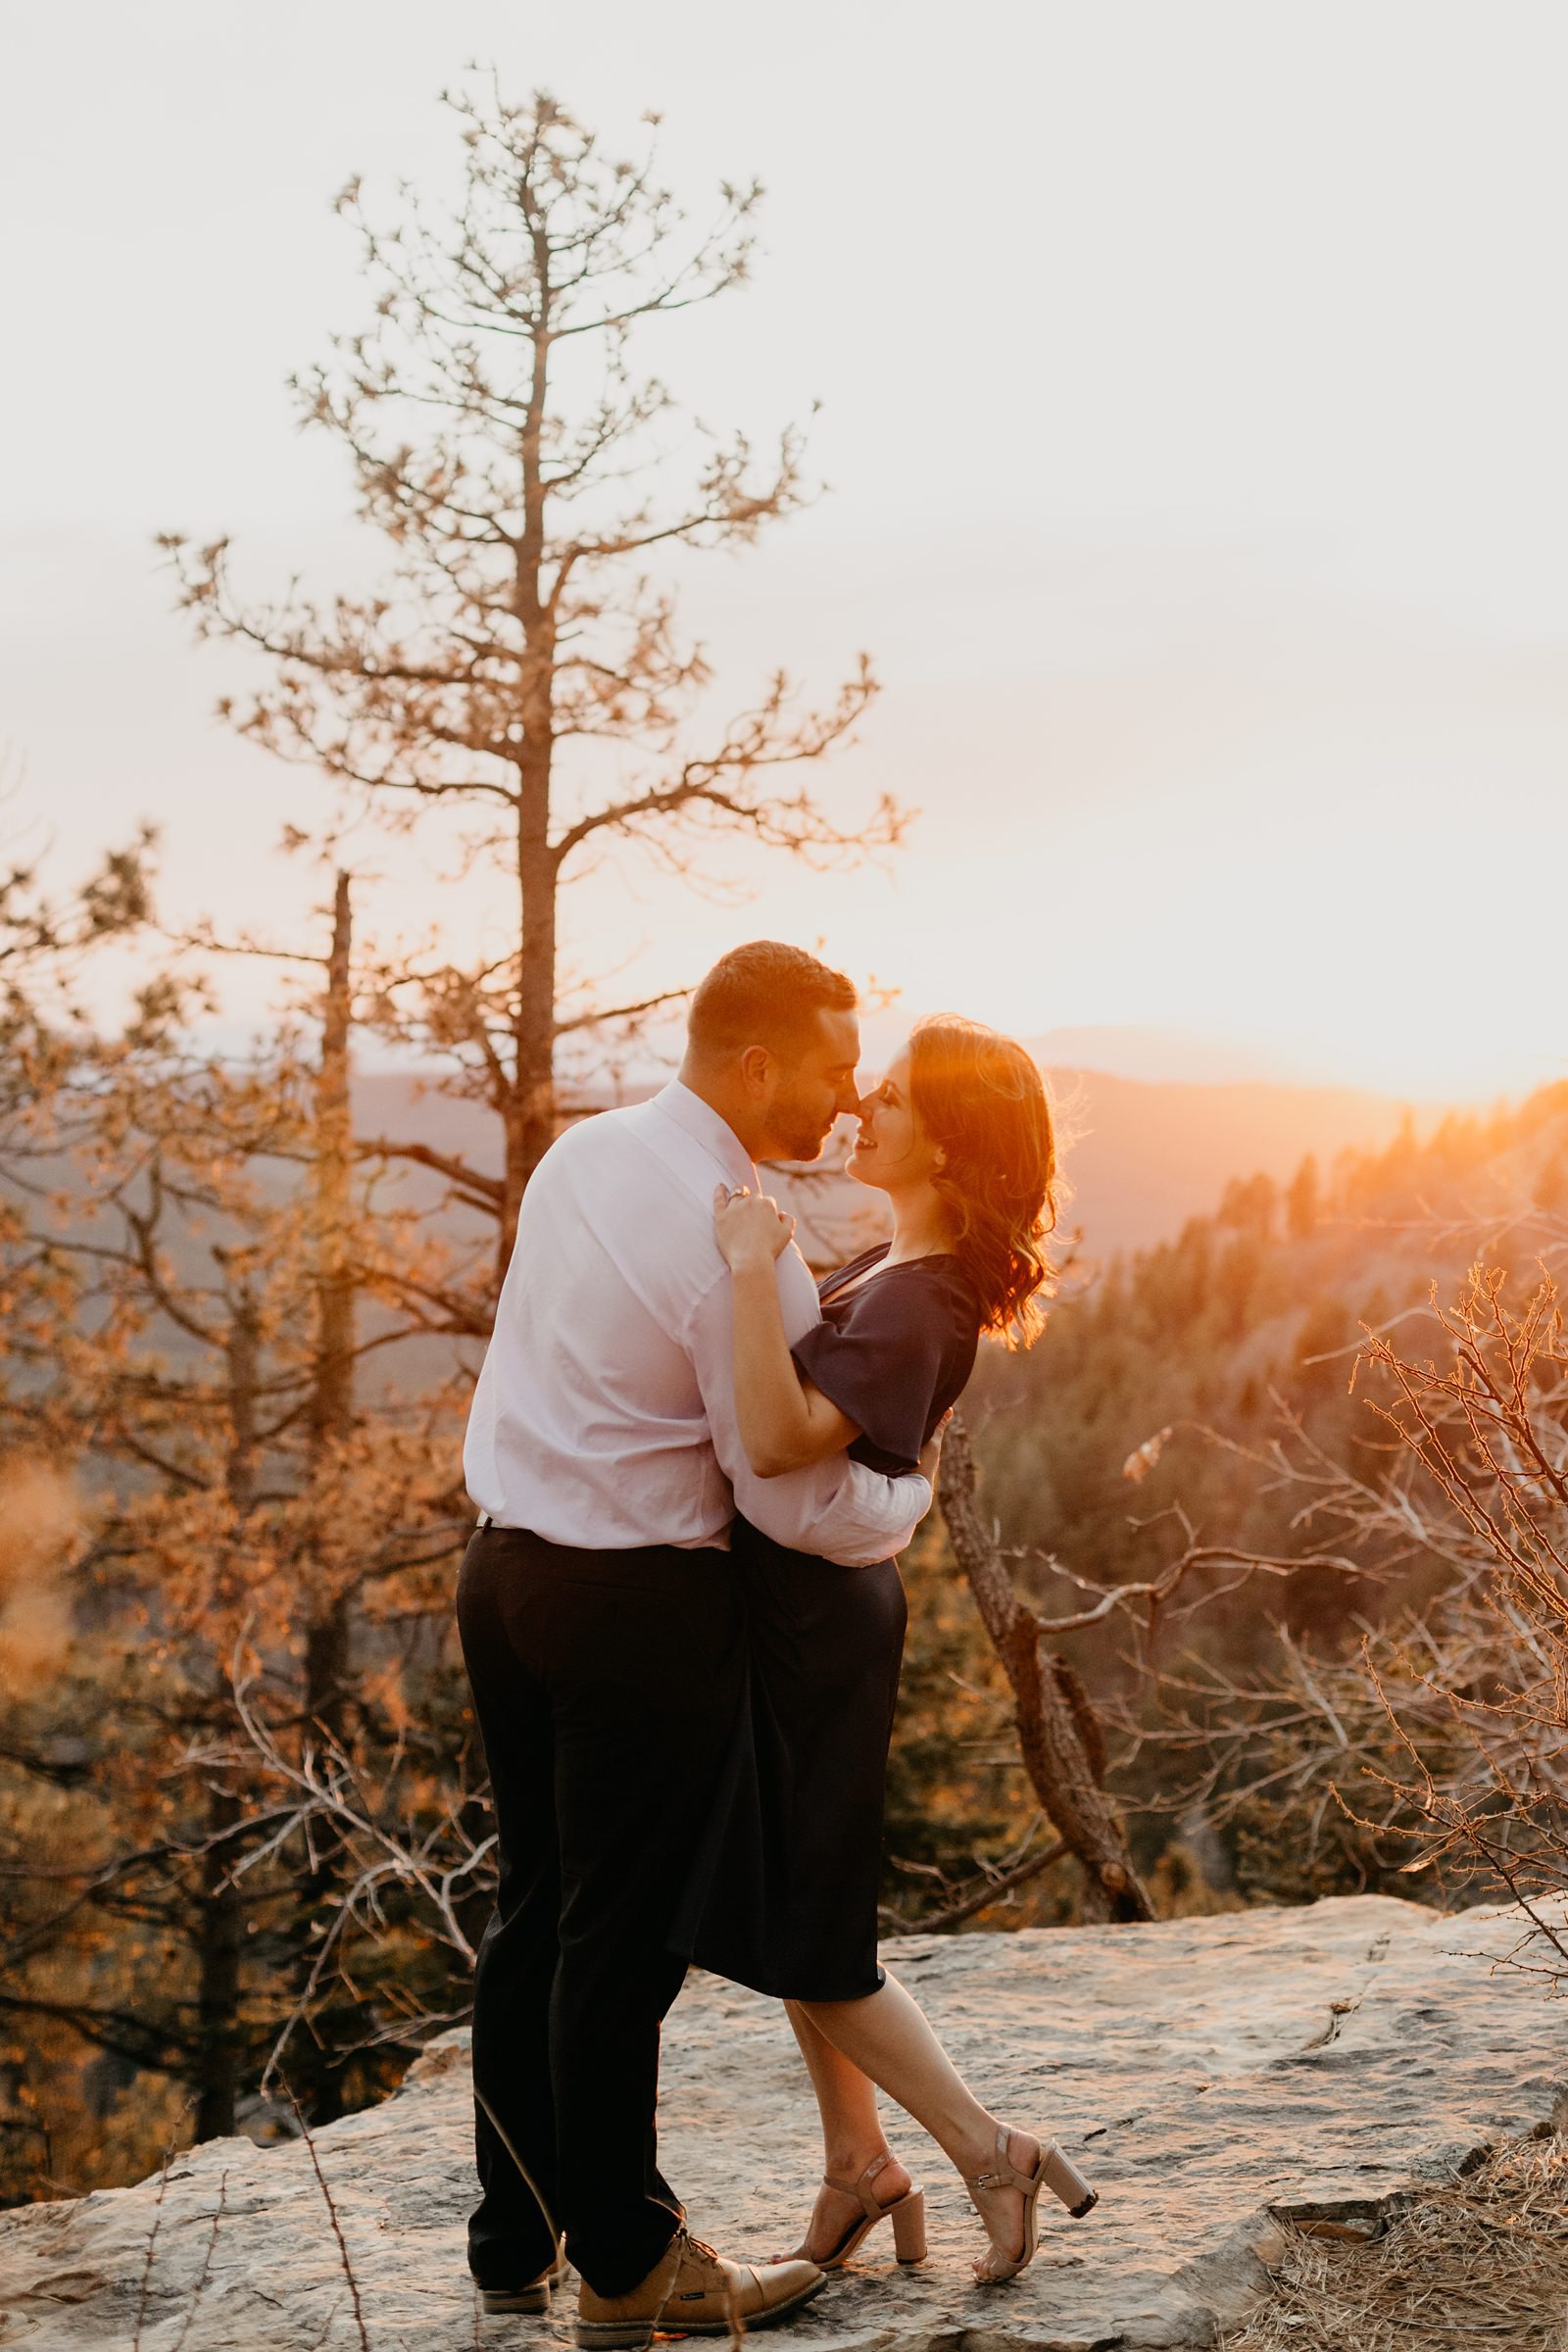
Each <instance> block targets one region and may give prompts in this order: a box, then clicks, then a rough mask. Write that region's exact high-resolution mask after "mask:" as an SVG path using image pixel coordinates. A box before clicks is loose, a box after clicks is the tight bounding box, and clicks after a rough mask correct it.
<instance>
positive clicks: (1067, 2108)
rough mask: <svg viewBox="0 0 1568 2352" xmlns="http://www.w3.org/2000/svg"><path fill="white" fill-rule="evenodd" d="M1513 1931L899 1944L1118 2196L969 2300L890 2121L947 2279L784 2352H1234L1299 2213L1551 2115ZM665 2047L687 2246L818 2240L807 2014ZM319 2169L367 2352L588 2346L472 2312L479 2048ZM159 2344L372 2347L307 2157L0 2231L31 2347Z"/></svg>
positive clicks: (1006, 2088) (1544, 2063) (1555, 2091)
mask: <svg viewBox="0 0 1568 2352" xmlns="http://www.w3.org/2000/svg"><path fill="white" fill-rule="evenodd" d="M1518 1935H1519V1923H1518V1921H1517V1919H1516V1918H1515V1916H1514V1915H1513V1914H1511V1913H1507V1912H1499V1911H1495V1910H1483V1911H1470V1912H1465V1913H1462V1914H1460V1915H1458V1916H1457V1917H1453V1918H1448V1919H1442V1918H1438V1917H1436V1916H1434V1914H1433V1913H1431V1912H1429V1911H1425V1910H1422V1909H1420V1908H1418V1907H1417V1906H1415V1905H1414V1904H1409V1903H1401V1902H1394V1901H1390V1900H1388V1899H1386V1898H1384V1897H1381V1896H1355V1897H1351V1898H1348V1899H1346V1900H1339V1901H1331V1902H1324V1903H1318V1904H1315V1905H1313V1906H1311V1907H1310V1908H1307V1909H1303V1910H1289V1911H1248V1912H1239V1913H1235V1914H1231V1915H1227V1916H1225V1917H1222V1918H1218V1919H1204V1920H1182V1921H1173V1922H1169V1923H1166V1924H1162V1925H1159V1926H1156V1927H1150V1928H1080V1929H1070V1930H1064V1931H1058V1932H1055V1933H1043V1932H1024V1933H1021V1934H1017V1935H1011V1936H929V1937H909V1938H906V1939H905V1940H903V1941H901V1942H897V1943H894V1944H890V1945H889V1946H887V1947H886V1953H885V1956H886V1958H887V1959H888V1961H889V1962H890V1964H891V1965H892V1966H893V1967H894V1968H895V1969H896V1970H897V1971H898V1973H899V1975H900V1976H901V1977H903V1978H904V1979H905V1981H906V1982H907V1984H908V1985H910V1987H911V1988H912V1989H913V1990H914V1991H916V1992H917V1993H918V1995H919V1997H920V1998H921V1999H922V2001H924V2003H925V2004H926V2006H927V2008H928V2009H929V2011H930V2013H931V2015H932V2017H933V2018H934V2020H935V2021H936V2023H937V2024H938V2026H939V2027H940V2029H941V2030H942V2032H943V2034H945V2035H946V2037H947V2039H948V2041H949V2044H950V2046H951V2047H952V2048H953V2050H954V2052H955V2055H956V2058H957V2059H958V2062H959V2064H960V2065H961V2066H962V2067H963V2068H964V2070H965V2072H966V2073H967V2074H968V2076H969V2078H970V2080H971V2081H972V2082H974V2084H975V2087H976V2089H977V2090H978V2091H979V2092H980V2094H981V2095H982V2096H983V2097H984V2098H986V2099H987V2101H988V2103H989V2104H991V2105H993V2106H995V2107H997V2108H998V2109H999V2110H1001V2111H1002V2112H1005V2114H1007V2115H1008V2116H1009V2117H1011V2118H1013V2119H1015V2120H1016V2121H1018V2122H1019V2123H1026V2124H1030V2125H1033V2126H1035V2127H1037V2128H1044V2129H1046V2130H1049V2131H1054V2132H1055V2133H1056V2134H1057V2135H1058V2136H1060V2137H1061V2138H1062V2139H1063V2140H1064V2142H1065V2143H1066V2144H1067V2145H1068V2146H1069V2147H1071V2148H1072V2149H1074V2150H1075V2152H1077V2153H1078V2154H1079V2155H1080V2157H1081V2159H1082V2161H1083V2163H1084V2165H1085V2168H1086V2169H1087V2170H1090V2171H1091V2172H1092V2173H1093V2176H1094V2178H1095V2180H1096V2181H1097V2183H1098V2184H1099V2186H1100V2188H1101V2191H1102V2202H1101V2205H1100V2207H1099V2209H1098V2211H1097V2212H1096V2213H1094V2214H1093V2215H1092V2216H1091V2217H1090V2218H1089V2219H1088V2220H1087V2221H1085V2222H1083V2223H1081V2224H1078V2223H1073V2222H1070V2221H1067V2220H1066V2219H1065V2218H1064V2217H1062V2216H1061V2215H1060V2214H1059V2209H1056V2208H1054V2207H1053V2208H1052V2209H1051V2215H1050V2219H1049V2221H1048V2222H1047V2225H1046V2229H1045V2242H1044V2245H1043V2247H1042V2252H1041V2255H1040V2258H1039V2259H1038V2260H1037V2262H1036V2264H1035V2266H1034V2268H1033V2269H1032V2270H1031V2271H1030V2272H1028V2273H1027V2274H1026V2275H1025V2277H1024V2278H1021V2279H1019V2280H1017V2281H1016V2282H1014V2283H1013V2284H1010V2285H1008V2286H1005V2287H1001V2288H996V2289H993V2290H991V2291H990V2292H989V2293H987V2292H982V2291H980V2290H977V2289H975V2288H973V2287H972V2286H970V2285H968V2284H967V2283H966V2281H967V2257H968V2254H969V2253H970V2251H972V2250H973V2248H974V2246H975V2245H976V2244H977V2243H978V2225H977V2223H976V2222H975V2221H974V2219H973V2217H972V2215H971V2214H970V2212H969V2209H968V2206H967V2204H966V2201H965V2199H964V2196H963V2192H962V2190H961V2189H960V2188H959V2186H958V2184H957V2182H956V2180H955V2179H954V2178H953V2176H952V2174H951V2173H950V2172H949V2170H948V2167H947V2166H946V2164H945V2163H944V2161H943V2160H942V2158H941V2157H940V2155H939V2154H938V2153H937V2151H935V2150H934V2149H931V2148H929V2146H927V2145H923V2144H921V2142H920V2139H919V2134H918V2133H917V2132H916V2131H914V2129H913V2127H912V2126H910V2125H909V2124H908V2123H907V2121H906V2120H905V2119H904V2118H902V2117H894V2118H893V2119H892V2121H891V2127H890V2128H891V2131H892V2136H893V2139H894V2143H895V2145H897V2146H899V2147H900V2148H901V2150H902V2151H903V2152H904V2153H905V2155H906V2156H907V2159H908V2160H910V2161H911V2162H913V2161H914V2159H915V2158H916V2157H918V2159H919V2164H920V2169H921V2171H922V2172H923V2174H924V2177H925V2180H926V2183H927V2188H928V2191H929V2192H930V2193H929V2195H928V2206H929V2209H930V2220H931V2259H930V2261H929V2262H928V2263H927V2264H926V2266H925V2267H924V2268H923V2269H922V2270H920V2271H918V2272H913V2273H910V2274H907V2275H906V2274H904V2273H901V2272H899V2271H897V2270H896V2269H894V2268H893V2267H892V2262H891V2254H892V2248H891V2243H888V2242H884V2241H885V2240H886V2237H887V2233H886V2232H885V2231H878V2232H877V2233H876V2234H875V2235H873V2237H872V2238H871V2239H869V2240H868V2241H867V2253H868V2255H870V2256H871V2259H870V2260H868V2261H867V2262H866V2264H865V2265H864V2266H863V2267H857V2268H855V2269H853V2270H851V2271H849V2272H847V2273H846V2274H844V2276H843V2277H842V2278H837V2279H835V2280H834V2281H833V2283H832V2284H831V2285H830V2286H829V2287H828V2289H827V2290H826V2291H825V2292H824V2293H823V2294H822V2296H821V2297H820V2298H819V2299H818V2300H817V2301H816V2302H815V2303H814V2304H813V2305H812V2306H811V2307H810V2310H809V2313H808V2314H807V2315H805V2316H804V2317H803V2319H802V2320H801V2321H800V2322H799V2323H797V2324H796V2325H795V2326H794V2327H792V2328H791V2330H790V2332H789V2335H788V2337H787V2338H786V2337H785V2336H783V2335H781V2336H780V2338H779V2342H780V2346H781V2352H782V2347H783V2346H784V2345H785V2343H786V2342H787V2343H789V2344H793V2345H798V2346H800V2347H801V2352H1013V2348H1014V2347H1017V2348H1018V2352H1024V2348H1027V2352H1122V2348H1123V2347H1125V2348H1126V2352H1135V2348H1141V2347H1154V2346H1178V2345H1192V2346H1197V2345H1215V2344H1217V2343H1218V2342H1219V2340H1220V2333H1221V2329H1222V2327H1225V2326H1228V2325H1230V2324H1233V2323H1235V2322H1236V2321H1238V2320H1240V2319H1241V2318H1242V2317H1244V2316H1245V2314H1246V2312H1247V2311H1248V2310H1249V2308H1250V2307H1251V2306H1252V2305H1253V2304H1254V2303H1255V2302H1256V2301H1257V2299H1258V2297H1259V2296H1260V2295H1261V2294H1263V2293H1265V2292H1266V2291H1267V2287H1268V2275H1269V2265H1270V2262H1271V2261H1272V2260H1275V2259H1277V2257H1278V2253H1279V2251H1280V2246H1281V2241H1280V2239H1279V2235H1278V2232H1277V2230H1276V2229H1275V2228H1274V2221H1273V2217H1274V2216H1276V2215H1288V2216H1291V2217H1293V2218H1297V2219H1306V2220H1311V2219H1316V2220H1319V2221H1323V2222H1327V2223H1333V2222H1339V2223H1341V2224H1347V2225H1353V2224H1354V2223H1355V2222H1356V2221H1357V2220H1362V2221H1365V2220H1367V2219H1369V2218H1373V2217H1375V2216H1377V2215H1378V2214H1379V2213H1380V2212H1383V2211H1387V2210H1388V2209H1389V2207H1390V2204H1391V2201H1393V2200H1397V2199H1398V2198H1399V2197H1400V2196H1401V2195H1403V2194H1406V2193H1407V2192H1408V2190H1409V2187H1410V2185H1411V2183H1412V2182H1413V2181H1416V2180H1422V2179H1432V2178H1434V2177H1442V2176H1444V2175H1446V2174H1447V2175H1451V2174H1454V2173H1457V2172H1460V2171H1463V2170H1464V2169H1466V2168H1467V2167H1468V2166H1469V2165H1470V2164H1471V2163H1473V2162H1474V2161H1475V2160H1476V2158H1477V2154H1478V2152H1479V2151H1480V2150H1482V2149H1483V2148H1485V2147H1487V2146H1488V2145H1489V2144H1491V2143H1493V2142H1495V2141H1496V2140H1498V2139H1501V2138H1504V2137H1510V2136H1513V2135H1516V2134H1518V2133H1521V2132H1524V2131H1529V2130H1531V2129H1532V2128H1533V2127H1535V2126H1538V2125H1541V2124H1544V2123H1545V2122H1547V2121H1548V2120H1549V2119H1550V2118H1551V2117H1552V2115H1553V2113H1554V2111H1558V2110H1559V2102H1561V2101H1562V2100H1563V2099H1564V2098H1565V2096H1568V2052H1565V2050H1564V2046H1563V2039H1562V2035H1561V2033H1560V2015H1559V2013H1558V2012H1557V2011H1556V2010H1555V2009H1553V2008H1552V2007H1551V2005H1550V2004H1549V2003H1548V2002H1547V2001H1546V1999H1545V1997H1544V1991H1543V1989H1542V1987H1541V1985H1540V1983H1539V1981H1532V1980H1530V1979H1527V1978H1524V1977H1521V1976H1519V1975H1518V1974H1516V1973H1513V1972H1509V1971H1506V1970H1503V1971H1498V1970H1495V1968H1493V1967H1492V1966H1490V1965H1489V1963H1491V1962H1493V1961H1495V1960H1496V1959H1497V1958H1499V1957H1500V1956H1501V1955H1502V1954H1503V1953H1505V1952H1507V1951H1508V1950H1509V1949H1511V1948H1512V1947H1513V1945H1514V1944H1515V1943H1516V1942H1517V1941H1518ZM665 2049H666V2058H665V2068H664V2091H663V2106H662V2130H663V2161H664V2166H665V2170H666V2172H667V2173H668V2175H669V2177H670V2179H671V2180H673V2181H674V2182H675V2184H676V2186H677V2187H678V2188H679V2189H680V2191H681V2194H682V2195H683V2196H684V2197H685V2199H686V2201H687V2205H688V2207H689V2210H690V2213H691V2217H692V2224H693V2227H694V2228H695V2229H698V2230H699V2231H700V2232H701V2233H702V2234H703V2235H705V2236H709V2237H711V2238H712V2239H714V2240H715V2242H717V2243H718V2244H719V2245H720V2246H722V2247H723V2248H724V2249H725V2250H726V2251H731V2252H734V2253H737V2254H742V2255H745V2254H750V2255H753V2256H759V2255H765V2254H767V2253H769V2252H774V2251H776V2250H777V2249H778V2248H779V2247H780V2246H781V2245H785V2244H788V2243H790V2242H792V2239H793V2236H794V2234H795V2232H796V2229H797V2227H798V2225H799V2222H800V2220H801V2218H802V2216H803V2215H804V2213H805V2211H806V2210H807V2207H808V2204H809V2195H810V2191H811V2186H812V2183H813V2182H814V2181H815V2180H816V2178H817V2175H818V2173H819V2171H820V2157H819V2151H818V2148H817V2146H816V2143H815V2137H814V2132H813V2130H812V2122H813V2111H812V2109H811V2106H810V2103H809V2095H808V2093H807V2092H806V2089H805V2087H804V2078H803V2077H802V2075H801V2073H800V2071H799V2067H798V2065H797V2062H796V2059H795V2054H794V2045H793V2043H792V2041H791V2040H790V2037H789V2034H788V2030H787V2028H786V2027H785V2025H784V2023H783V2019H782V2017H781V2015H780V2013H779V2011H778V2010H777V2008H776V2007H775V2006H774V2005H772V2004H770V2003H768V2002H766V2001H763V2000H760V1999H759V1998H757V1997H756V1996H755V1995H753V1994H751V1993H747V1992H741V1991H738V1990H737V1989H736V1988H735V1987H733V1986H731V1985H724V1984H721V1983H719V1982H718V1981H716V1980H714V1979H711V1978H704V1977H694V1978H693V1979H692V1980H691V1982H690V1984H689V1985H688V1986H687V1989H686V1991H685V1992H684V1993H683V1995H682V1997H681V1999H680V2001H679V2003H678V2005H677V2007H676V2009H675V2011H674V2013H673V2016H672V2018H671V2021H670V2026H669V2029H668V2034H667V2037H666V2044H665ZM316 2146H317V2153H318V2156H319V2160H320V2163H321V2167H322V2170H323V2172H324V2174H325V2177H326V2179H327V2181H328V2183H329V2184H330V2187H331V2192H332V2198H333V2202H334V2204H335V2206H336V2209H337V2213H338V2217H339V2221H340V2224H341V2227H342V2229H343V2233H344V2236H345V2239H346V2241H347V2245H348V2249H349V2253H350V2257H351V2260H352V2265H353V2270H354V2274H355V2278H356V2280H357V2282H358V2287H359V2292H360V2297H361V2302H362V2306H363V2312H364V2320H365V2327H366V2333H367V2336H368V2342H369V2344H370V2346H371V2347H372V2352H395V2348H402V2347H407V2352H472V2348H473V2347H474V2345H475V2344H478V2345H480V2346H482V2347H483V2348H484V2352H492V2347H493V2348H494V2352H502V2348H503V2347H505V2346H507V2345H509V2344H514V2343H515V2344H523V2343H533V2344H537V2345H539V2346H540V2348H541V2352H545V2348H546V2347H550V2348H551V2352H553V2347H554V2346H555V2345H556V2344H558V2343H559V2344H562V2345H564V2344H566V2343H567V2342H569V2327H568V2322H569V2319H570V2311H571V2303H570V2297H569V2296H567V2297H564V2298H560V2299H558V2303H557V2309H556V2313H555V2316H554V2317H553V2318H552V2319H551V2320H550V2321H548V2322H545V2321H530V2320H509V2321H482V2320H479V2319H478V2318H477V2316H476V2314H475V2311H474V2308H473V2302H472V2298H471V2296H470V2293H469V2291H468V2288H467V2284H466V2274H465V2271H464V2264H463V2225H464V2221H465V2218H466V2211H467V2207H468V2203H469V2200H470V2173H469V2159H468V2117H467V2061H466V2036H465V2035H462V2034H447V2035H444V2036H443V2037H442V2039H441V2040H440V2041H438V2042H435V2043H432V2044H431V2046H430V2048H429V2049H428V2050H427V2051H426V2052H425V2053H424V2055H423V2057H422V2058H421V2059H420V2060H419V2062H418V2064H417V2066H416V2067H415V2068H414V2069H413V2070H412V2072H411V2075H410V2077H409V2080H408V2082H406V2083H405V2085H404V2087H403V2089H402V2090H401V2091H400V2092H399V2093H398V2095H397V2096H396V2097H395V2098H393V2099H390V2100H388V2101H387V2102H386V2103H385V2104H384V2105H383V2106H381V2107H378V2108H374V2109H371V2110H370V2111H368V2113H366V2114H364V2115H358V2116H353V2117H350V2118H349V2119H348V2120H347V2121H346V2122H344V2123H341V2124H335V2125H333V2126H331V2127H330V2128H329V2129H327V2130H325V2131H321V2132H320V2133H319V2135H318V2137H317V2142H316ZM1042 2211H1043V2213H1044V2211H1045V2208H1044V2207H1043V2208H1042ZM155 2229H156V2235H155V2234H154V2231H155ZM149 2246H150V2248H151V2257H150V2260H149ZM138 2326H139V2336H140V2352H175V2347H176V2346H177V2347H178V2348H179V2352H263V2348H264V2347H266V2348H267V2352H306V2348H307V2347H319V2352H356V2348H357V2347H358V2346H359V2345H360V2342H361V2338H360V2332H359V2327H358V2325H357V2323H356V2319H355V2314H354V2310H353V2307H352V2302H351V2297H350V2293H349V2288H348V2283H347V2280H346V2278H345V2276H344V2272H343V2267H342V2262H341V2258H340V2256H339V2253H338V2249H337V2245H336V2241H335V2239H334V2237H333V2234H332V2230H331V2226H330V2223H329V2221H328V2217H327V2214H326V2211H325V2207H324V2205H323V2202H322V2198H321V2195H320V2191H319V2187H318V2185H317V2182H316V2179H315V2175H314V2173H313V2171H312V2168H311V2164H310V2159H309V2155H308V2152H307V2151H306V2150H305V2149H304V2148H303V2147H300V2146H297V2145H296V2146H287V2147H283V2148H276V2149H271V2150H267V2151H264V2150H262V2149H259V2148H257V2147H255V2146H253V2145H252V2143H251V2142H250V2141H249V2140H243V2139H237V2140H220V2141H212V2142H209V2143H208V2144H207V2145H205V2146H203V2147H201V2148H199V2149H196V2150H193V2151H191V2152H189V2153H188V2154H187V2155H185V2156H184V2157H182V2158H180V2159H178V2160H177V2161H176V2162H175V2163H174V2164H173V2165H172V2166H171V2168H170V2171H169V2176H168V2180H167V2182H166V2184H165V2186H164V2189H163V2194H162V2201H161V2203H160V2194H159V2183H158V2181H157V2180H156V2179H155V2180H151V2181H143V2182H142V2183H141V2184H140V2185H139V2186H138V2187H136V2188H130V2189H116V2190H111V2191H108V2192H105V2193H101V2194H99V2195H95V2196H91V2197H84V2198H81V2199H79V2200H77V2201H74V2202H71V2203H64V2204H59V2205H41V2206H30V2207H25V2208H23V2209H22V2210H20V2211H18V2212H14V2213H11V2214H7V2215H0V2345H3V2346H4V2347H5V2352H11V2347H13V2346H24V2345H25V2347H26V2352H89V2348H90V2347H92V2346H104V2347H114V2348H115V2352H128V2348H129V2347H130V2345H131V2344H132V2342H133V2341H134V2340H135V2338H136V2336H137V2332H138Z"/></svg>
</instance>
